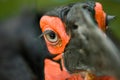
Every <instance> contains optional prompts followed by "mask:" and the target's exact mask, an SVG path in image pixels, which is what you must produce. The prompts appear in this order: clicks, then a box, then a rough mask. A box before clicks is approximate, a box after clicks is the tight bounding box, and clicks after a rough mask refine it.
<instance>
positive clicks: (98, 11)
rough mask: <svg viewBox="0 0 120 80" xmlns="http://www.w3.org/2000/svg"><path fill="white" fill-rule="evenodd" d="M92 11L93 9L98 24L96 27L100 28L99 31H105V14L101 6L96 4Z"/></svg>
mask: <svg viewBox="0 0 120 80" xmlns="http://www.w3.org/2000/svg"><path fill="white" fill-rule="evenodd" d="M94 9H95V19H96V21H97V23H98V26H99V27H100V29H102V30H103V31H105V30H106V13H105V12H104V11H103V9H102V5H101V4H100V3H98V2H96V5H95V8H94Z"/></svg>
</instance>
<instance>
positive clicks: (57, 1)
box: [0, 0, 120, 40]
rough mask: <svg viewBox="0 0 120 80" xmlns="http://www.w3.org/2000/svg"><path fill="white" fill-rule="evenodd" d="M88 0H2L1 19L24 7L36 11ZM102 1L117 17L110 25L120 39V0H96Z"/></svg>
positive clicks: (108, 10) (106, 8) (109, 11)
mask: <svg viewBox="0 0 120 80" xmlns="http://www.w3.org/2000/svg"><path fill="white" fill-rule="evenodd" d="M78 1H81V2H83V1H86V0H0V20H5V19H8V18H11V17H14V16H16V15H19V14H20V12H21V10H22V9H24V8H29V9H35V10H36V11H41V10H47V9H49V8H52V7H56V6H60V5H65V4H69V3H72V2H78ZM88 1H89V0H88ZM95 1H98V2H101V3H102V5H103V7H104V10H105V12H107V13H108V14H111V15H115V16H116V18H115V20H113V21H112V22H111V24H110V25H109V27H110V28H111V29H112V31H113V32H114V34H115V36H116V37H117V38H118V39H119V40H120V26H119V25H120V9H119V8H120V0H95Z"/></svg>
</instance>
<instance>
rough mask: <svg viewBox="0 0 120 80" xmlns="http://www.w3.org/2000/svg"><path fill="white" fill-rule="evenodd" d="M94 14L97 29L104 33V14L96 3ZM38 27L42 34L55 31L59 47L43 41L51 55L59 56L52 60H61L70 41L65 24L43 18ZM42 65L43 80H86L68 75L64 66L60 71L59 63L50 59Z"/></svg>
mask: <svg viewBox="0 0 120 80" xmlns="http://www.w3.org/2000/svg"><path fill="white" fill-rule="evenodd" d="M95 12H96V13H95V18H96V21H97V23H98V26H99V28H100V29H101V30H103V31H105V29H106V26H105V23H106V22H105V19H106V18H105V17H106V14H105V13H104V11H103V9H102V5H101V4H100V3H96V6H95ZM40 27H41V29H42V31H43V32H44V31H45V30H47V29H50V30H53V31H55V32H56V33H57V34H58V35H59V38H60V39H61V42H60V43H59V45H61V46H59V45H58V44H56V45H52V44H53V43H50V42H49V41H47V40H46V38H45V41H46V43H47V47H48V50H49V52H50V53H51V54H59V55H58V56H57V57H55V58H54V59H53V60H59V59H61V58H62V53H63V52H64V49H65V46H66V45H67V44H68V42H69V40H70V35H67V34H66V31H65V24H64V23H63V22H62V21H61V19H60V18H58V17H52V16H43V17H42V18H41V20H40ZM44 37H45V36H44ZM44 63H45V70H44V72H45V80H86V79H83V78H82V77H81V75H80V74H69V73H68V72H67V70H66V69H65V67H64V65H62V68H63V70H61V69H60V65H59V63H56V62H54V61H52V60H50V59H45V61H44ZM87 80H116V79H115V78H114V77H111V76H101V77H95V78H94V79H87Z"/></svg>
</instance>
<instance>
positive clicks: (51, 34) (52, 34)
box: [45, 30, 59, 43]
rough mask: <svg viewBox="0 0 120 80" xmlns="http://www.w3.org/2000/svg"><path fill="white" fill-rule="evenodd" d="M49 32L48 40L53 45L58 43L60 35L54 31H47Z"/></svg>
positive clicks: (46, 35)
mask: <svg viewBox="0 0 120 80" xmlns="http://www.w3.org/2000/svg"><path fill="white" fill-rule="evenodd" d="M47 31H49V32H48V33H47V34H45V37H46V39H47V40H48V41H49V42H51V43H56V42H57V41H58V39H59V37H58V35H57V34H56V33H55V32H54V31H52V30H47Z"/></svg>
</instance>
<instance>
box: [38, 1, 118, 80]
mask: <svg viewBox="0 0 120 80" xmlns="http://www.w3.org/2000/svg"><path fill="white" fill-rule="evenodd" d="M107 21H108V20H107V14H106V13H105V12H104V11H103V9H102V5H101V4H100V3H98V2H86V3H75V4H71V5H68V6H63V7H60V8H56V9H55V10H52V11H50V12H48V13H46V14H45V15H44V16H43V17H42V18H41V20H40V28H41V30H42V32H43V33H42V34H41V36H44V39H45V41H46V45H47V47H48V50H49V52H50V54H51V55H53V57H52V58H51V60H52V61H55V62H57V61H58V62H59V61H61V62H59V63H60V65H61V68H65V69H66V70H67V72H68V73H69V74H76V73H77V74H81V75H82V77H84V79H85V80H95V77H94V79H93V78H91V77H90V75H91V74H94V75H96V76H104V75H112V76H116V77H118V76H119V71H118V68H119V67H120V64H119V59H120V56H119V54H118V53H119V52H118V50H117V49H116V47H115V46H114V44H113V43H112V42H111V41H110V40H109V38H108V37H107V36H106V34H105V33H104V32H105V30H106V29H107ZM113 63H114V65H112V64H113ZM49 66H50V65H49ZM51 69H52V68H51ZM46 70H47V69H46ZM53 70H54V69H53ZM46 73H49V72H47V71H46V72H45V74H46ZM89 73H90V74H89ZM54 74H55V73H54ZM88 77H90V78H91V79H88ZM92 77H93V76H92ZM68 78H69V77H68ZM46 80H47V79H46ZM75 80H79V79H75ZM101 80H102V79H101Z"/></svg>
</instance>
